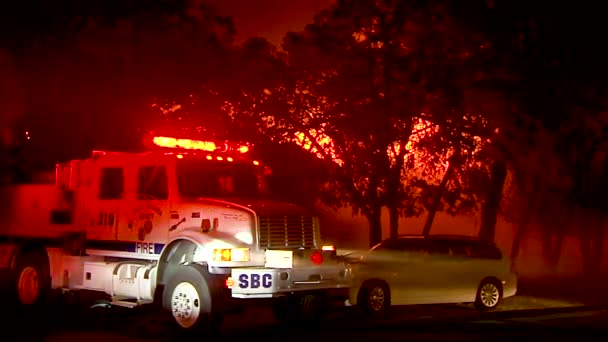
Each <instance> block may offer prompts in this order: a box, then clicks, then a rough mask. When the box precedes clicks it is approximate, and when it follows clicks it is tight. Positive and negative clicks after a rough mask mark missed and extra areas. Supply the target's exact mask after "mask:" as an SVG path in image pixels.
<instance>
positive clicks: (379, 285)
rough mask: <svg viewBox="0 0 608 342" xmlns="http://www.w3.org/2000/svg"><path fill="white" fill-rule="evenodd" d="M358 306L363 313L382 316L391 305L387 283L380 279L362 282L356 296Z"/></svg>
mask: <svg viewBox="0 0 608 342" xmlns="http://www.w3.org/2000/svg"><path fill="white" fill-rule="evenodd" d="M357 303H358V305H359V307H360V308H361V309H362V310H363V312H364V313H365V314H368V315H372V316H383V315H386V313H387V312H388V308H389V307H390V305H391V294H390V290H389V288H388V285H387V284H386V283H385V282H383V281H380V280H371V281H368V282H366V283H364V284H363V285H362V286H361V289H360V290H359V295H358V298H357Z"/></svg>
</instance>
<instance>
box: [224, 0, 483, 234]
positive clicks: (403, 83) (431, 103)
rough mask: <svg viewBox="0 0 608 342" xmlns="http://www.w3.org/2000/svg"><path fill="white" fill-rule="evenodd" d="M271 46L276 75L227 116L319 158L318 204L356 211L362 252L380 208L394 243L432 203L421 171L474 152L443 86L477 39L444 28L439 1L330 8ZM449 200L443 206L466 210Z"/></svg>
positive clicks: (451, 93) (461, 68) (446, 21)
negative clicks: (364, 227) (322, 164)
mask: <svg viewBox="0 0 608 342" xmlns="http://www.w3.org/2000/svg"><path fill="white" fill-rule="evenodd" d="M283 48H284V50H285V55H282V54H281V53H271V54H270V55H269V56H270V57H269V58H268V59H267V61H269V63H270V64H269V65H276V66H277V68H275V69H273V72H275V75H276V74H277V73H278V74H279V75H280V77H279V78H278V79H276V80H274V79H273V80H272V81H270V82H263V83H264V84H268V86H265V87H264V88H263V89H259V90H258V92H249V91H244V92H243V96H242V97H241V99H234V100H232V101H231V106H229V108H228V109H229V112H230V113H233V114H235V115H237V116H238V117H239V118H244V120H246V121H247V120H249V118H252V119H253V120H254V121H256V120H257V125H256V127H258V128H259V129H260V131H262V132H264V134H266V135H268V136H270V137H272V139H273V141H275V142H292V143H293V142H296V143H299V144H300V145H301V146H303V147H304V148H305V149H307V150H309V151H310V152H312V153H313V154H316V155H317V156H319V157H320V158H321V159H322V160H325V161H326V165H328V166H329V167H330V169H331V170H332V171H331V172H330V181H329V182H327V183H326V184H325V185H324V187H323V188H322V198H323V200H324V202H325V203H326V204H329V205H330V206H333V207H340V206H343V205H350V206H352V207H353V210H354V213H362V214H363V215H364V216H365V217H366V218H367V219H368V221H369V224H370V244H372V245H373V244H375V243H377V242H379V241H380V239H381V238H382V236H381V226H380V217H381V213H382V208H384V207H386V208H388V211H389V217H390V222H391V227H390V232H391V236H395V235H396V234H397V232H398V219H399V216H400V215H405V216H408V217H411V216H418V215H420V214H421V212H422V210H423V209H424V207H425V206H427V204H425V202H428V201H429V200H428V199H429V198H430V197H432V196H431V195H430V194H432V193H434V190H435V189H436V187H437V185H434V183H433V182H434V181H433V177H435V178H437V175H438V174H440V173H441V172H439V173H438V172H437V171H438V170H437V167H436V164H433V162H434V161H440V160H442V158H443V160H444V161H445V160H447V157H449V155H450V154H451V153H453V152H454V151H455V150H467V152H463V154H465V155H466V156H465V159H466V158H469V157H471V155H472V153H473V152H474V150H475V149H474V147H473V146H474V145H475V142H474V140H475V139H474V137H473V136H472V135H464V136H463V135H462V134H460V131H459V130H458V127H460V126H462V125H463V124H462V123H461V121H463V120H462V119H460V117H462V116H463V110H464V108H463V107H462V106H461V105H460V103H459V102H460V101H461V97H462V94H461V90H460V84H459V83H458V82H460V81H461V79H460V78H457V79H455V80H452V78H454V76H462V75H466V74H467V73H468V72H470V69H469V65H468V62H467V61H468V59H469V56H471V55H474V54H475V53H477V51H478V50H479V49H480V48H479V44H478V42H477V37H476V36H468V35H466V34H463V32H458V31H457V30H456V27H454V26H453V25H452V23H451V20H450V16H449V15H448V13H447V12H446V7H445V2H443V1H436V2H431V3H427V4H420V3H418V2H414V1H401V2H398V1H381V2H373V1H339V2H338V3H337V4H336V5H334V6H332V7H331V8H329V9H327V10H325V11H323V12H321V13H320V14H319V15H318V16H317V17H316V18H315V22H314V23H313V24H311V25H309V26H307V27H306V29H305V31H304V32H302V33H290V34H288V35H287V36H286V37H285V41H284V44H283ZM270 61H272V62H270ZM281 62H283V63H284V64H285V66H280V65H281ZM273 63H274V64H273ZM270 74H271V73H270ZM469 77H471V76H469ZM266 78H268V77H266ZM266 78H265V79H266ZM237 89H239V88H238V87H237ZM429 99H431V100H429ZM239 120H240V119H239ZM425 134H428V135H429V137H426V138H425ZM431 136H434V138H431ZM412 139H414V140H415V141H413V140H412ZM461 145H462V146H465V147H463V148H461ZM429 153H430V154H432V155H435V154H436V155H437V156H429V155H428V154H429ZM421 163H426V165H421ZM450 190H451V192H450V196H449V201H447V202H449V203H448V205H450V206H452V207H458V206H459V205H462V203H466V205H467V206H469V207H470V206H472V205H471V203H472V201H470V200H469V199H465V200H460V194H459V193H458V191H453V190H454V189H450Z"/></svg>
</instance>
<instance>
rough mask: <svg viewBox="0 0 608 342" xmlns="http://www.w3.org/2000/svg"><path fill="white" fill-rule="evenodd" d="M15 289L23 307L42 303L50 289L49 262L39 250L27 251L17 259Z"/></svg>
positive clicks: (31, 306)
mask: <svg viewBox="0 0 608 342" xmlns="http://www.w3.org/2000/svg"><path fill="white" fill-rule="evenodd" d="M15 290H16V295H17V296H16V297H17V301H18V303H19V304H20V305H21V306H22V307H23V308H33V307H35V306H38V305H40V304H43V303H44V302H45V301H46V299H47V298H48V295H49V293H50V291H51V277H50V270H49V263H48V261H47V259H46V257H45V256H44V255H43V254H42V253H40V252H28V253H25V254H22V255H20V256H19V257H18V259H17V265H16V267H15Z"/></svg>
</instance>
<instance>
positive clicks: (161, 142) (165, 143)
mask: <svg viewBox="0 0 608 342" xmlns="http://www.w3.org/2000/svg"><path fill="white" fill-rule="evenodd" d="M152 141H153V142H154V144H156V145H157V146H160V147H169V148H184V149H187V150H201V151H209V152H213V151H215V150H216V148H217V146H216V145H215V143H214V142H212V141H202V140H190V139H176V138H170V137H154V139H153V140H152Z"/></svg>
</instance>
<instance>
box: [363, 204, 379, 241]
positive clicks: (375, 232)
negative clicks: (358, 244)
mask: <svg viewBox="0 0 608 342" xmlns="http://www.w3.org/2000/svg"><path fill="white" fill-rule="evenodd" d="M381 209H382V208H376V209H372V210H370V211H369V214H368V215H366V216H367V220H368V222H369V246H370V247H373V246H375V245H377V244H378V243H380V242H381V241H382V222H381V220H380V218H381V213H382V210H381Z"/></svg>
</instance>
